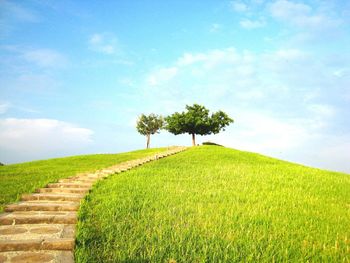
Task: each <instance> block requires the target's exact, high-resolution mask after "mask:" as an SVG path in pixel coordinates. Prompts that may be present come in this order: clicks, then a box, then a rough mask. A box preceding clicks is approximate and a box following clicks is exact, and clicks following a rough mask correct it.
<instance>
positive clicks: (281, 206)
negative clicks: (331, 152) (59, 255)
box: [75, 146, 350, 262]
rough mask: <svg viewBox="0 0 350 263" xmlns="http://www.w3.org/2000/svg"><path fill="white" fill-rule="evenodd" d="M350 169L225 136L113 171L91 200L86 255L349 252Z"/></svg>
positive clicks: (299, 257) (89, 258)
mask: <svg viewBox="0 0 350 263" xmlns="http://www.w3.org/2000/svg"><path fill="white" fill-rule="evenodd" d="M349 190H350V176H349V175H347V174H342V173H335V172H329V171H324V170H320V169H314V168H309V167H305V166H301V165H297V164H293V163H289V162H284V161H280V160H277V159H273V158H269V157H266V156H263V155H259V154H254V153H249V152H242V151H237V150H233V149H228V148H224V147H217V146H200V147H194V148H190V149H188V150H187V151H185V152H183V153H180V154H177V155H175V156H172V157H169V158H166V159H163V160H160V161H158V162H154V163H150V164H146V165H144V166H142V167H140V168H137V169H134V170H132V171H130V172H127V173H124V174H121V175H117V176H111V177H110V178H108V179H107V180H105V181H101V182H99V183H98V184H97V185H95V187H94V189H93V191H92V192H91V193H90V195H88V196H87V198H86V199H85V201H84V202H83V204H82V207H81V209H80V215H79V224H78V235H77V244H76V253H75V256H76V260H77V262H98V261H101V260H102V261H106V262H107V261H113V262H117V261H118V262H119V261H122V262H126V261H127V262H143V261H145V262H219V261H221V262H242V261H244V262H271V261H284V262H296V261H308V260H309V261H314V262H320V261H324V262H343V261H345V262H346V261H349V260H350V256H349V255H350V254H349V252H350V241H349V239H350V230H349V229H350V203H349V200H350V191H349Z"/></svg>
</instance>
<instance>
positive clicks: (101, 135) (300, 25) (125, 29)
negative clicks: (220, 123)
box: [0, 0, 350, 173]
mask: <svg viewBox="0 0 350 263" xmlns="http://www.w3.org/2000/svg"><path fill="white" fill-rule="evenodd" d="M193 103H199V104H203V105H205V106H206V107H207V108H209V109H210V110H212V111H216V110H223V111H225V112H227V113H228V114H229V115H230V116H231V117H232V118H234V119H235V123H234V124H232V125H231V126H230V127H229V128H228V129H227V130H226V131H225V132H222V133H220V134H218V135H215V136H206V137H200V136H198V143H201V142H203V141H207V140H210V141H214V142H217V143H221V144H224V145H226V146H228V147H232V148H236V149H241V150H247V151H254V152H259V153H262V154H266V155H270V156H274V157H278V158H281V159H285V160H289V161H293V162H299V163H303V164H306V165H311V166H316V167H321V168H326V169H331V170H337V171H345V172H348V173H350V124H349V119H350V1H342V0H338V1H336V0H333V1H332V0H324V1H323V0H309V1H306V0H304V1H301V0H270V1H268V0H237V1H211V0H207V1H206V0H193V1H187V0H177V1H171V0H169V1H163V0H158V1H156V0H149V1H69V0H62V1H54V0H43V1H40V0H25V1H10V0H0V162H4V163H16V162H22V161H30V160H35V159H46V158H50V157H57V156H66V155H76V154H83V153H105V152H122V151H127V150H133V149H139V148H143V147H144V146H145V138H144V137H142V136H141V135H139V134H138V133H137V131H136V129H135V121H136V119H137V116H138V115H140V114H141V113H152V112H154V113H157V114H163V115H167V114H171V113H173V112H174V111H182V110H183V109H184V107H185V105H186V104H193ZM175 144H177V145H190V144H191V138H190V136H189V135H179V136H174V135H171V134H169V133H167V132H162V133H161V134H159V135H156V136H153V138H152V141H151V145H152V146H154V147H158V146H168V145H175Z"/></svg>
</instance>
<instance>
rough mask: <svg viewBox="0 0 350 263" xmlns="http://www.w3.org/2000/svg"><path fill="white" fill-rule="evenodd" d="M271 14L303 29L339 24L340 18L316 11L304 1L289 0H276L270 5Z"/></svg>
mask: <svg viewBox="0 0 350 263" xmlns="http://www.w3.org/2000/svg"><path fill="white" fill-rule="evenodd" d="M270 12H271V15H272V16H273V17H274V18H276V19H279V20H280V21H284V22H287V23H290V24H291V25H293V26H298V27H300V28H303V29H313V30H315V29H319V30H321V29H324V28H325V27H333V26H336V25H339V23H340V20H339V19H336V18H332V17H330V16H328V15H327V14H325V13H323V12H317V11H315V10H313V9H312V8H311V6H309V5H307V4H304V3H295V2H292V1H289V0H277V1H275V2H273V3H272V4H271V5H270Z"/></svg>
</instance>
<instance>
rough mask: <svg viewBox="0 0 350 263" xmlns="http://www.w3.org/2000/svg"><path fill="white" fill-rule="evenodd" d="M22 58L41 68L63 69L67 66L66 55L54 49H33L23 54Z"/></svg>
mask: <svg viewBox="0 0 350 263" xmlns="http://www.w3.org/2000/svg"><path fill="white" fill-rule="evenodd" d="M22 57H23V58H24V59H25V60H27V61H28V62H31V63H34V64H36V65H38V66H39V67H43V68H49V67H63V66H65V65H66V64H67V59H66V57H65V56H64V55H62V54H61V53H59V52H58V51H56V50H52V49H33V50H27V51H23V52H22Z"/></svg>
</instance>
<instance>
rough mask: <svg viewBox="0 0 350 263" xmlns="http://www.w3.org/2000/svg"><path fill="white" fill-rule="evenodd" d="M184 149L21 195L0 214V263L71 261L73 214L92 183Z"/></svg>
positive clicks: (60, 182)
mask: <svg viewBox="0 0 350 263" xmlns="http://www.w3.org/2000/svg"><path fill="white" fill-rule="evenodd" d="M185 149H186V148H185V147H172V148H170V149H169V150H167V151H165V152H162V153H159V154H155V155H153V156H150V157H145V158H142V159H137V160H132V161H128V162H124V163H120V164H117V165H114V166H111V167H108V168H106V169H102V170H99V171H96V172H93V173H85V174H79V175H76V176H73V177H70V178H66V179H61V180H59V181H58V182H57V183H50V184H48V185H47V186H46V187H45V188H40V189H37V190H36V193H33V194H24V195H22V198H21V201H20V202H18V203H15V204H10V205H8V206H6V207H5V213H2V214H0V263H10V262H11V263H19V262H23V263H30V262H38V263H43V262H45V263H47V262H51V263H54V262H55V263H57V262H62V263H72V262H74V253H73V250H74V243H75V224H76V223H77V211H78V209H79V205H80V201H81V199H83V198H84V196H85V195H86V194H87V193H88V192H89V190H90V189H91V188H92V186H93V184H94V183H95V182H96V181H97V180H100V179H103V178H106V177H108V176H109V175H112V174H117V173H121V172H124V171H127V170H129V169H131V168H134V167H137V166H139V165H142V164H144V163H147V162H150V161H153V160H157V159H160V158H163V157H166V156H169V155H172V154H176V153H178V152H181V151H184V150H185Z"/></svg>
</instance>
